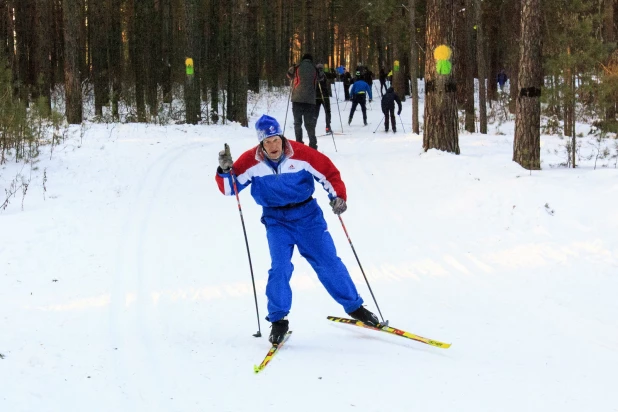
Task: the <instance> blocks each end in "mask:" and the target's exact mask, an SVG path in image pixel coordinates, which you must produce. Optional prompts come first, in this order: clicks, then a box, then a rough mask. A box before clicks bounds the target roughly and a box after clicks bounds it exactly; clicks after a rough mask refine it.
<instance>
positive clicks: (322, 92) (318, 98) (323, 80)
mask: <svg viewBox="0 0 618 412" xmlns="http://www.w3.org/2000/svg"><path fill="white" fill-rule="evenodd" d="M315 67H316V69H318V82H317V84H316V86H315V122H316V123H317V122H318V117H319V116H320V105H323V106H324V115H325V116H326V133H330V132H331V128H330V94H331V91H330V82H329V81H328V78H327V76H326V73H324V65H323V64H322V63H319V64H317V65H316V66H315Z"/></svg>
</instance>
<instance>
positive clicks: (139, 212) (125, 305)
mask: <svg viewBox="0 0 618 412" xmlns="http://www.w3.org/2000/svg"><path fill="white" fill-rule="evenodd" d="M202 144H203V143H201V142H194V143H186V144H182V145H181V146H179V147H175V148H172V149H170V150H169V151H167V152H165V153H164V154H162V155H160V156H158V157H157V158H155V159H153V160H152V161H151V163H150V167H149V168H148V170H146V171H145V172H144V173H143V175H142V176H141V177H140V178H139V180H138V181H137V183H136V184H135V187H134V189H133V191H132V194H131V197H129V198H128V199H127V203H126V218H125V219H124V223H123V225H122V227H123V230H122V232H121V236H120V238H119V239H118V251H117V253H116V256H117V257H116V272H115V275H114V280H113V282H112V285H113V286H112V288H113V289H112V291H111V292H112V293H111V305H110V313H109V321H110V322H109V327H110V337H111V343H112V345H113V347H114V348H118V356H117V357H116V359H117V361H116V364H115V370H116V374H117V379H116V380H117V381H118V384H119V386H121V387H122V389H123V392H124V393H127V394H129V393H137V394H139V396H134V397H133V396H129V397H128V398H129V399H134V400H135V399H141V400H142V403H140V404H139V405H132V406H133V407H132V410H144V406H145V405H147V410H149V411H157V410H161V411H164V410H166V408H165V407H164V405H160V403H159V402H158V400H159V399H160V397H161V396H162V395H163V393H162V392H161V388H164V387H169V385H167V384H166V382H167V381H168V375H169V374H168V373H166V372H167V371H165V370H161V368H160V362H159V361H158V357H157V355H156V353H155V350H154V349H153V343H158V342H160V339H159V335H160V331H161V320H160V319H158V317H157V311H156V309H155V307H154V303H153V300H152V297H151V293H152V291H155V290H157V289H158V288H157V285H158V276H157V275H156V274H154V273H147V272H146V270H145V267H144V266H145V263H146V259H148V257H147V256H146V252H145V249H146V241H147V240H148V239H147V233H148V229H149V227H150V221H151V215H152V212H153V210H154V208H156V207H157V205H158V202H157V197H158V196H159V192H160V190H161V188H162V184H161V182H162V181H163V180H164V178H165V176H166V175H167V174H168V173H169V170H170V169H171V168H172V167H173V165H174V164H175V163H176V164H178V162H177V160H178V159H179V158H181V157H182V156H184V155H186V154H188V153H191V149H194V148H196V147H199V146H201V145H202ZM145 366H146V368H144V367H145Z"/></svg>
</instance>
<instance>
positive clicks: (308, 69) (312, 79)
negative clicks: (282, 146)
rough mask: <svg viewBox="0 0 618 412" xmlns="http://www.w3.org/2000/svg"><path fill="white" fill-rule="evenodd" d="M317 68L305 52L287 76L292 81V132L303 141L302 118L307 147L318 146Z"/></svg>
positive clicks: (298, 139)
mask: <svg viewBox="0 0 618 412" xmlns="http://www.w3.org/2000/svg"><path fill="white" fill-rule="evenodd" d="M317 74H318V72H317V70H316V68H315V65H314V64H313V57H312V56H311V55H310V54H309V53H307V54H305V55H304V56H303V59H302V61H301V62H300V63H299V64H298V65H297V66H292V67H290V68H289V70H288V73H287V75H288V78H289V79H290V80H291V81H292V97H291V100H292V114H293V115H294V133H295V135H296V141H297V142H299V143H303V128H302V126H303V119H304V121H305V129H306V130H307V135H308V136H309V147H312V148H314V149H317V148H318V140H317V139H316V137H315V120H316V119H315V98H316V95H315V88H316V83H317Z"/></svg>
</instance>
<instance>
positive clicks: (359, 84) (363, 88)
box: [348, 72, 373, 126]
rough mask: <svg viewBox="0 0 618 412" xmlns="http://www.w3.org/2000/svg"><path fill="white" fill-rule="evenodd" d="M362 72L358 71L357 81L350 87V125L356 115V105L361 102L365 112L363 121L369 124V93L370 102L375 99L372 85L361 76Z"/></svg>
mask: <svg viewBox="0 0 618 412" xmlns="http://www.w3.org/2000/svg"><path fill="white" fill-rule="evenodd" d="M360 75H361V74H360V72H356V81H355V82H354V84H353V85H352V88H351V89H350V94H351V95H352V109H350V118H349V119H348V125H349V124H350V123H352V117H354V112H355V111H356V106H358V105H359V104H360V107H361V110H362V112H363V123H364V124H365V126H367V106H366V102H367V94H369V102H370V103H371V100H372V99H373V94H372V93H371V87H369V85H368V84H367V83H366V82H365V81H364V80H363V79H361V77H360Z"/></svg>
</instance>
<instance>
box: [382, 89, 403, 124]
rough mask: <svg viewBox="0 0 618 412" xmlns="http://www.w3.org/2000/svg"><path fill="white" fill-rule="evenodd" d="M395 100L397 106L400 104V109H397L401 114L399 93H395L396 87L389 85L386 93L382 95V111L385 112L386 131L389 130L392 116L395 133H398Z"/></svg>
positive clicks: (398, 113)
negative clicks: (389, 120)
mask: <svg viewBox="0 0 618 412" xmlns="http://www.w3.org/2000/svg"><path fill="white" fill-rule="evenodd" d="M395 102H397V106H399V107H398V108H399V110H398V111H397V115H398V116H399V115H400V114H401V100H400V99H399V96H397V93H395V89H393V88H392V87H389V88H388V89H386V93H385V94H384V96H382V113H384V131H386V132H388V118H389V117H390V119H391V123H392V124H393V133H397V122H396V121H395Z"/></svg>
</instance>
